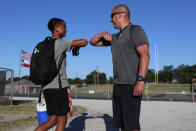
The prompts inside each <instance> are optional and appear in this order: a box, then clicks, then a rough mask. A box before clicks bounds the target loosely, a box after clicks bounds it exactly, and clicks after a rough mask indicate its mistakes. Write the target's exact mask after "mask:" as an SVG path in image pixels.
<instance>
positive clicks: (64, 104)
mask: <svg viewBox="0 0 196 131" xmlns="http://www.w3.org/2000/svg"><path fill="white" fill-rule="evenodd" d="M59 91H60V89H45V90H44V98H45V101H46V109H47V113H48V115H57V116H62V115H67V113H68V112H69V111H70V107H69V98H68V92H67V88H62V90H61V95H60V93H59Z"/></svg>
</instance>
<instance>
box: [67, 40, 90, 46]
mask: <svg viewBox="0 0 196 131" xmlns="http://www.w3.org/2000/svg"><path fill="white" fill-rule="evenodd" d="M87 44H88V41H87V40H85V39H79V40H73V41H72V44H71V47H84V46H86V45H87Z"/></svg>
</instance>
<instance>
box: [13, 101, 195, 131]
mask: <svg viewBox="0 0 196 131" xmlns="http://www.w3.org/2000/svg"><path fill="white" fill-rule="evenodd" d="M73 104H74V105H79V106H83V107H85V108H87V112H86V113H83V114H81V115H79V116H77V117H75V118H71V119H69V121H68V123H67V127H66V131H120V130H119V129H115V128H113V126H112V101H111V100H84V99H78V100H73ZM140 123H141V128H142V130H141V131H196V103H190V102H167V101H163V102H162V101H152V102H146V101H142V107H141V117H140ZM35 127H36V125H35V126H32V127H29V128H28V129H24V130H20V131H33V129H35ZM16 131H17V130H16ZM49 131H55V128H52V129H50V130H49Z"/></svg>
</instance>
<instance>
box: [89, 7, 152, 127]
mask: <svg viewBox="0 0 196 131" xmlns="http://www.w3.org/2000/svg"><path fill="white" fill-rule="evenodd" d="M111 22H112V23H113V27H114V28H116V29H119V30H120V32H119V33H117V34H114V35H110V34H109V33H108V32H102V33H100V34H97V35H95V36H94V37H93V38H91V40H90V44H91V45H93V46H109V45H110V46H111V51H112V60H113V75H114V88H113V119H114V127H116V128H121V130H122V131H133V130H134V131H136V130H140V124H139V116H140V105H141V97H142V95H143V94H144V80H145V76H146V73H147V70H148V64H149V59H150V55H149V44H148V39H147V36H146V33H145V32H144V30H143V29H142V28H141V27H140V26H134V25H132V24H131V23H130V11H129V8H128V7H127V6H126V5H117V6H115V7H114V8H113V9H112V14H111Z"/></svg>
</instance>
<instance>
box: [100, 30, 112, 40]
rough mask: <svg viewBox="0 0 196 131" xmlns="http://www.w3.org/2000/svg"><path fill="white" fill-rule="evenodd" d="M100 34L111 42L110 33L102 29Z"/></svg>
mask: <svg viewBox="0 0 196 131" xmlns="http://www.w3.org/2000/svg"><path fill="white" fill-rule="evenodd" d="M101 34H102V36H103V38H104V39H105V40H107V41H110V42H112V35H110V34H109V33H108V32H106V31H104V32H102V33H101Z"/></svg>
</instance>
